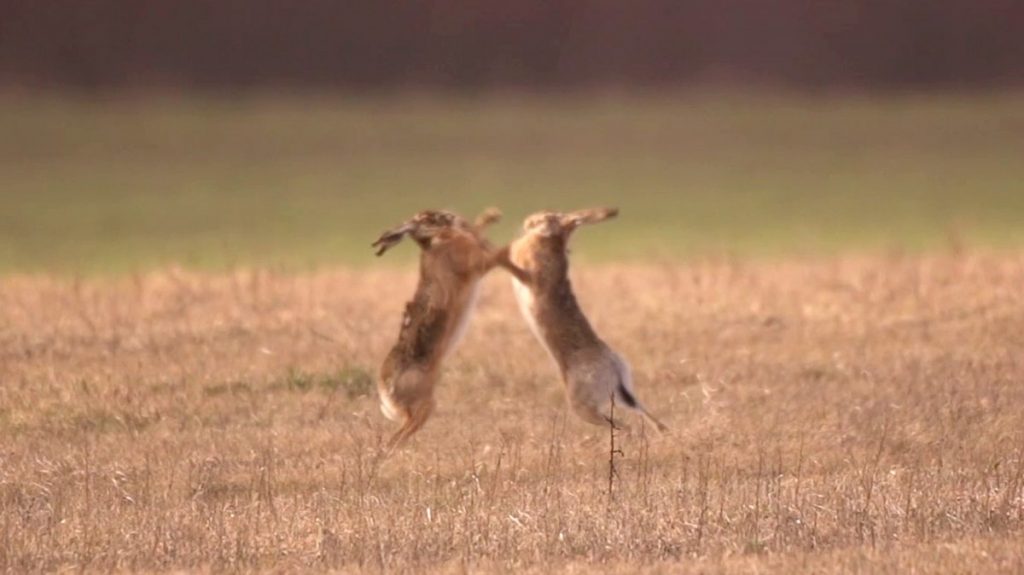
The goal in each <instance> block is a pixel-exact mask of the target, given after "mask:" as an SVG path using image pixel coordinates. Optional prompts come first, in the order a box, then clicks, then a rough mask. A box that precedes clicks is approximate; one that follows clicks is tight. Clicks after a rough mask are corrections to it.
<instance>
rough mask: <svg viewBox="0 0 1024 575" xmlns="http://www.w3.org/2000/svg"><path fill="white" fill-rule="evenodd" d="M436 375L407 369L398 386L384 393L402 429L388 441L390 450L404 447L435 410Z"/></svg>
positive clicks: (400, 376)
mask: <svg viewBox="0 0 1024 575" xmlns="http://www.w3.org/2000/svg"><path fill="white" fill-rule="evenodd" d="M433 377H434V373H433V372H430V371H424V370H421V369H418V368H412V369H407V370H406V371H404V372H402V373H401V375H399V377H398V378H397V379H396V380H395V382H394V385H393V386H392V387H391V388H390V389H388V390H387V392H386V393H385V394H382V403H385V402H384V401H383V398H387V401H386V403H389V404H390V405H391V406H392V407H395V409H394V410H395V411H396V412H397V413H398V415H399V416H398V417H397V419H398V421H400V422H401V427H400V428H398V431H397V432H395V433H394V435H392V436H391V439H390V440H389V441H388V450H389V451H390V450H392V449H394V448H395V447H397V446H399V445H401V444H402V443H403V442H404V441H406V440H407V439H409V438H410V437H411V436H412V435H413V434H415V433H416V432H417V431H419V430H420V428H422V427H423V424H425V423H426V422H427V419H428V418H429V417H430V414H431V413H432V412H433V410H434V398H433V379H432V378H433Z"/></svg>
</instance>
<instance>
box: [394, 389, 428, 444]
mask: <svg viewBox="0 0 1024 575" xmlns="http://www.w3.org/2000/svg"><path fill="white" fill-rule="evenodd" d="M433 412H434V400H433V398H430V399H427V400H425V401H421V402H419V403H418V404H417V405H415V406H413V407H412V408H411V409H408V410H406V411H405V416H406V417H405V422H404V423H402V427H400V428H398V431H396V432H395V434H394V435H392V436H391V439H390V440H388V451H392V450H394V449H395V448H397V447H399V446H401V445H402V444H403V443H405V442H406V440H407V439H409V438H410V437H412V435H413V434H414V433H416V432H417V431H419V430H420V428H421V427H423V424H424V423H426V422H427V419H429V418H430V414H431V413H433Z"/></svg>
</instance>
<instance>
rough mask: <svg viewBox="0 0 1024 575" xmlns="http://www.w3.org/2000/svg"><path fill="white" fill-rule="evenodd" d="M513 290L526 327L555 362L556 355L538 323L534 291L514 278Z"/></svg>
mask: <svg viewBox="0 0 1024 575" xmlns="http://www.w3.org/2000/svg"><path fill="white" fill-rule="evenodd" d="M512 288H513V291H514V292H515V294H516V302H517V303H518V304H519V312H520V313H522V314H523V319H525V320H526V325H528V326H530V331H532V332H533V336H534V337H536V338H537V341H539V342H540V344H541V345H542V346H544V351H546V352H548V355H550V356H551V359H552V360H554V359H555V354H553V353H551V348H550V347H548V342H547V340H546V339H544V333H543V332H542V331H541V327H540V324H538V323H537V301H536V298H535V296H534V295H533V291H532V290H530V286H528V285H526V284H524V283H523V282H521V281H519V280H518V279H516V278H512Z"/></svg>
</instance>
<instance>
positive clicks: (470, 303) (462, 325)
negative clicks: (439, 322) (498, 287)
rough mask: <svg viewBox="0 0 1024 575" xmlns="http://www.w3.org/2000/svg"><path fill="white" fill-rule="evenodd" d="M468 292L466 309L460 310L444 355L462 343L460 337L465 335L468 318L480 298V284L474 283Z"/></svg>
mask: <svg viewBox="0 0 1024 575" xmlns="http://www.w3.org/2000/svg"><path fill="white" fill-rule="evenodd" d="M469 290H470V291H469V295H468V296H466V307H465V308H464V309H463V310H462V315H461V316H459V318H458V319H457V320H456V324H455V328H454V329H453V330H452V337H451V341H450V342H449V343H448V350H447V351H446V352H445V355H448V354H450V353H451V352H452V351H454V350H455V348H456V347H457V346H458V345H459V342H460V341H462V337H463V336H465V335H466V328H467V327H468V326H469V318H470V316H472V315H473V309H474V308H476V300H477V298H478V297H479V296H480V282H479V281H476V282H474V283H473V286H472V287H470V288H469Z"/></svg>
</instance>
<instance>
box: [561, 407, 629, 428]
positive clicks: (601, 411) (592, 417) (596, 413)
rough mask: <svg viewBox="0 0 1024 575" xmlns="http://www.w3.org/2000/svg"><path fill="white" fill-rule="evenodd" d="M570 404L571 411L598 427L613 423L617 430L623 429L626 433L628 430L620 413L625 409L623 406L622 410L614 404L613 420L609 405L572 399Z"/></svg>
mask: <svg viewBox="0 0 1024 575" xmlns="http://www.w3.org/2000/svg"><path fill="white" fill-rule="evenodd" d="M571 404H572V410H573V412H574V413H575V414H576V415H577V416H579V418H580V419H582V420H583V421H586V422H587V423H591V424H594V425H598V426H600V427H608V426H609V425H614V426H615V429H616V430H618V431H624V432H627V433H628V432H629V425H627V424H626V422H624V421H623V420H622V415H621V414H622V413H623V412H625V411H626V408H625V407H622V411H619V407H618V406H616V408H615V411H616V413H615V418H614V420H613V419H612V413H611V409H610V408H609V406H597V405H593V404H591V403H585V402H578V401H573V402H571Z"/></svg>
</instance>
